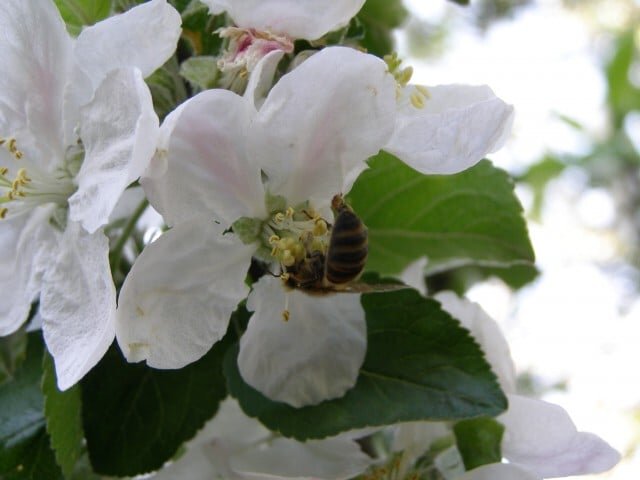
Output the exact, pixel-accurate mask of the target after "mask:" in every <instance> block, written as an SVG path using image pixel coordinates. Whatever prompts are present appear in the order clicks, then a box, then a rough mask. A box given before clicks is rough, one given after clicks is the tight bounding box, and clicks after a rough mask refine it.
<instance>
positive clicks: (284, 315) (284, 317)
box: [282, 309, 291, 322]
mask: <svg viewBox="0 0 640 480" xmlns="http://www.w3.org/2000/svg"><path fill="white" fill-rule="evenodd" d="M290 317H291V313H290V312H289V310H286V309H285V310H283V311H282V320H284V321H285V322H288V321H289V318H290Z"/></svg>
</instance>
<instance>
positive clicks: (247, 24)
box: [202, 0, 364, 40]
mask: <svg viewBox="0 0 640 480" xmlns="http://www.w3.org/2000/svg"><path fill="white" fill-rule="evenodd" d="M202 3H204V4H206V5H208V6H209V9H210V11H211V13H213V14H218V13H221V12H224V11H226V12H227V13H228V14H229V16H230V17H231V18H232V19H233V21H234V22H235V23H236V25H238V26H239V27H243V28H255V29H257V30H264V31H270V32H274V33H283V34H286V35H289V36H290V37H292V38H305V39H307V40H315V39H317V38H320V37H321V36H323V35H324V34H325V33H328V32H331V31H333V30H336V29H338V28H340V27H343V26H345V25H347V23H349V20H351V18H352V17H354V16H355V14H356V13H358V11H359V10H360V8H361V7H362V5H363V4H364V0H341V1H334V2H327V1H323V0H269V1H265V0H203V2H202Z"/></svg>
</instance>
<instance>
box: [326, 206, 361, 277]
mask: <svg viewBox="0 0 640 480" xmlns="http://www.w3.org/2000/svg"><path fill="white" fill-rule="evenodd" d="M367 253H368V235H367V228H366V227H365V226H364V224H363V223H362V220H360V219H359V218H358V216H357V215H356V214H355V213H353V212H352V211H350V210H347V209H345V210H342V211H341V212H340V213H339V214H338V216H337V218H336V220H335V223H334V225H333V229H332V231H331V240H330V242H329V249H328V251H327V258H326V271H325V275H326V279H327V280H328V281H329V282H331V283H333V284H342V283H347V282H349V281H351V280H353V279H355V278H356V277H357V276H358V275H360V273H361V272H362V270H364V266H365V263H366V261H367Z"/></svg>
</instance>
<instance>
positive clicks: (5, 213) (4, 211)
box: [0, 207, 9, 219]
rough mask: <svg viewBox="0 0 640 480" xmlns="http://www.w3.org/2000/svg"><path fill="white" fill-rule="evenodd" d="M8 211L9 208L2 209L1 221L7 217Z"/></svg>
mask: <svg viewBox="0 0 640 480" xmlns="http://www.w3.org/2000/svg"><path fill="white" fill-rule="evenodd" d="M8 211H9V209H7V208H4V207H2V208H0V219H3V218H4V217H6V216H7V212H8Z"/></svg>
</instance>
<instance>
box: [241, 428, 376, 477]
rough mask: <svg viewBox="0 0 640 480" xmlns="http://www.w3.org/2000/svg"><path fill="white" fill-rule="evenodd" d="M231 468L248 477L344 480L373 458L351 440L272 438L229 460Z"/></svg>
mask: <svg viewBox="0 0 640 480" xmlns="http://www.w3.org/2000/svg"><path fill="white" fill-rule="evenodd" d="M230 463H231V469H232V470H233V471H234V472H236V473H239V474H241V475H243V476H246V477H248V478H256V479H258V478H273V479H287V478H291V479H300V478H313V479H327V480H329V479H330V480H346V479H348V478H353V477H355V476H357V475H359V474H360V473H362V472H364V471H365V470H366V469H367V468H368V467H369V466H370V465H371V464H372V463H373V459H372V458H371V457H369V456H368V455H366V454H365V453H364V452H363V451H362V450H361V449H360V446H359V445H358V444H357V443H356V442H354V441H353V440H348V439H346V438H328V439H326V440H314V441H308V442H297V441H295V440H291V439H288V438H276V439H274V440H272V441H270V442H269V443H267V444H266V445H265V446H264V447H263V448H248V449H245V450H244V451H242V452H239V453H238V454H236V455H234V456H233V457H232V458H231V462H230Z"/></svg>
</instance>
